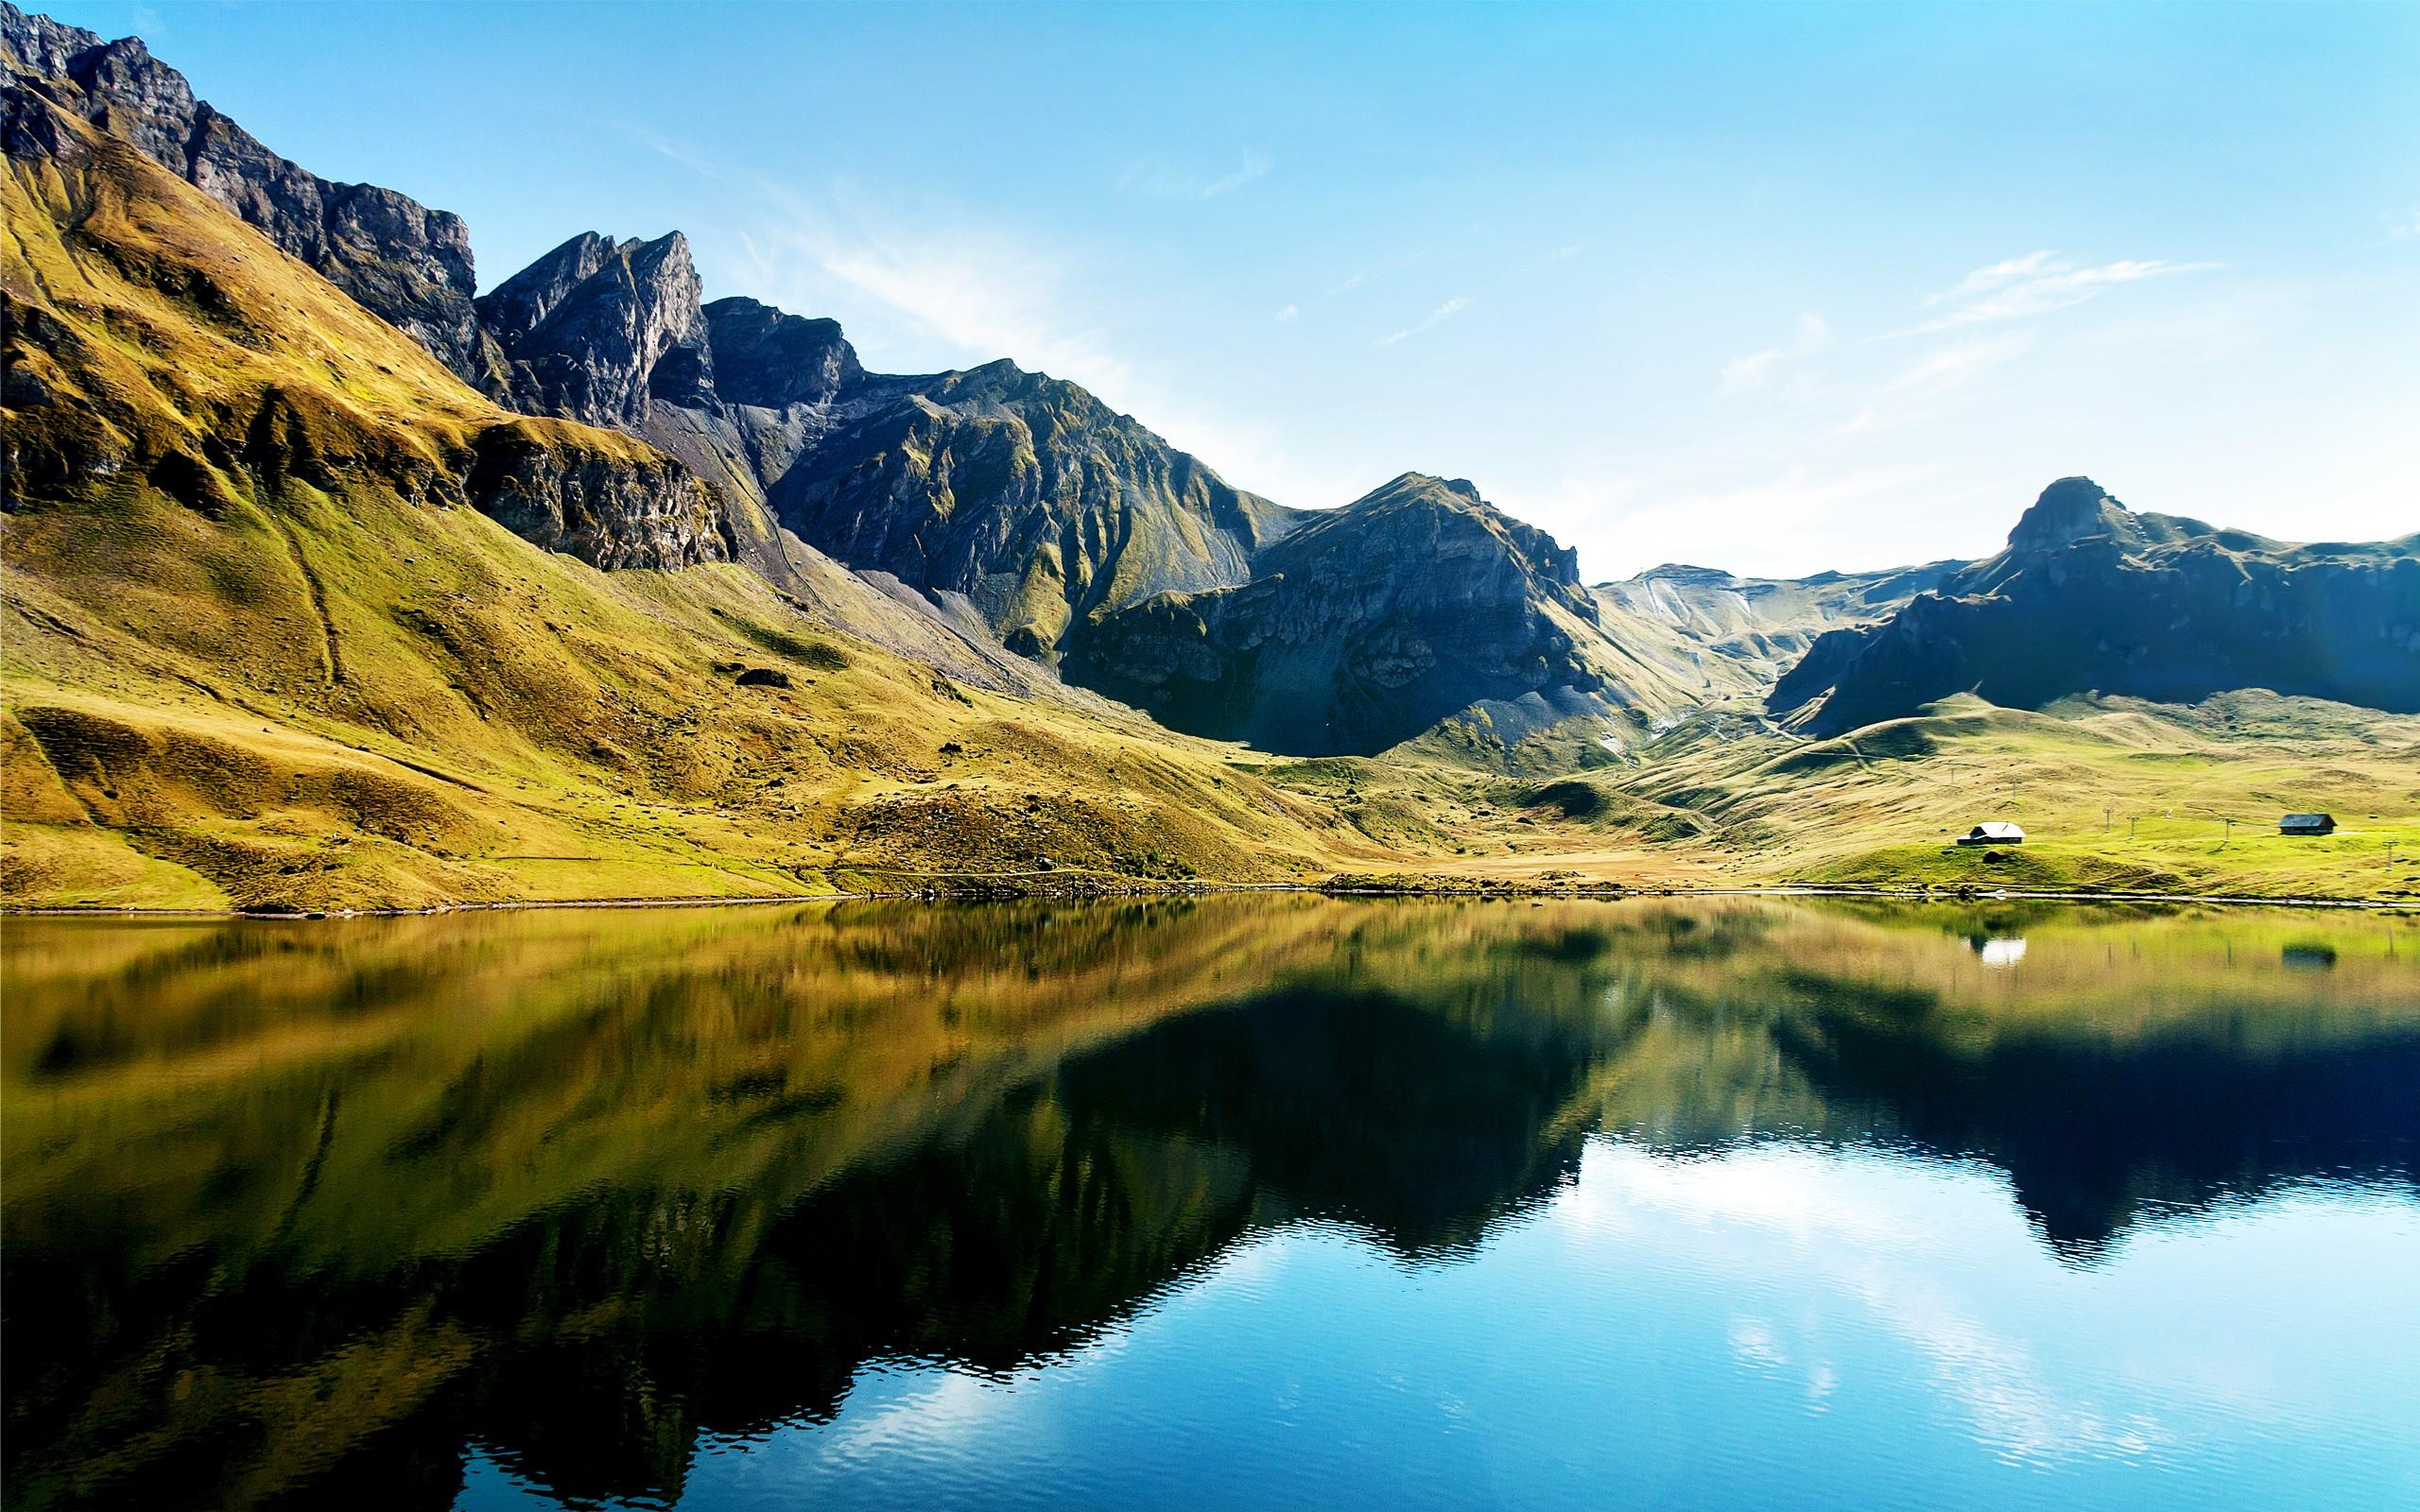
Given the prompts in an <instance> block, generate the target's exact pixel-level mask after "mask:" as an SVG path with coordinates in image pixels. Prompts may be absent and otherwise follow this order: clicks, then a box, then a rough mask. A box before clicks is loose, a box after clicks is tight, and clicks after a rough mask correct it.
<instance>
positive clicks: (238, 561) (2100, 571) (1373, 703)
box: [0, 4, 2420, 911]
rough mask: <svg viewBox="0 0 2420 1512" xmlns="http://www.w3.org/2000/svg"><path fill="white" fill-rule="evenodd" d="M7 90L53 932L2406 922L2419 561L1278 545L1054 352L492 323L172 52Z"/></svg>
mask: <svg viewBox="0 0 2420 1512" xmlns="http://www.w3.org/2000/svg"><path fill="white" fill-rule="evenodd" d="M0 48H5V58H0V62H4V63H5V81H0V135H5V141H6V147H7V158H8V163H7V170H8V171H7V179H6V182H5V185H4V186H0V189H5V197H6V201H5V209H6V217H7V226H8V229H9V245H8V246H7V247H6V248H5V249H0V295H5V305H6V317H7V328H8V329H7V365H8V368H7V381H6V387H5V402H6V426H7V443H6V449H7V457H6V461H7V470H8V475H7V499H6V506H7V512H6V514H5V517H0V532H5V534H4V535H0V547H5V550H0V596H4V600H5V614H6V618H5V627H0V641H4V642H5V644H4V645H0V653H4V654H5V669H4V670H5V705H6V716H5V718H0V779H5V805H0V818H4V819H5V820H6V825H5V828H6V840H5V846H0V899H5V901H6V902H8V903H9V904H10V905H14V906H34V907H90V906H108V907H120V906H147V907H199V908H225V907H241V908H251V909H263V910H279V911H296V910H303V911H320V910H340V909H347V908H355V909H358V908H422V907H433V906H443V905H453V904H461V903H475V902H528V901H581V900H596V899H648V898H657V899H663V898H685V897H750V896H758V897H765V896H788V895H800V894H821V893H832V892H845V891H866V890H882V891H915V890H958V891H963V890H977V891H980V890H999V891H1018V890H1033V889H1036V888H1046V889H1056V888H1079V887H1080V888H1095V889H1098V888H1126V887H1160V886H1189V885H1203V884H1251V885H1319V884H1322V883H1335V882H1337V881H1339V880H1340V879H1351V880H1353V881H1355V882H1357V883H1360V884H1368V883H1371V882H1374V881H1376V882H1386V883H1389V885H1422V886H1476V885H1490V886H1495V885H1524V886H1538V885H1582V884H1596V885H1619V886H1629V887H1693V886H1742V885H1772V884H1777V883H1789V882H1806V883H1820V884H1825V885H1884V886H1893V885H1917V886H1927V887H1946V888H1958V887H1969V888H1975V887H1981V888H1997V887H2001V886H2008V887H2023V888H2035V889H2043V890H2073V889H2094V890H2112V891H2132V892H2147V893H2170V892H2174V893H2225V892H2247V893H2255V894H2259V895H2264V896H2300V895H2307V894H2308V895H2325V896H2328V897H2339V898H2363V899H2408V898H2411V897H2414V896H2420V860H2415V857H2420V536H2407V537H2404V538H2402V539H2400V540H2396V541H2382V542H2374V543H2356V544H2347V543H2321V544H2291V543H2285V542H2278V541H2269V540H2266V539H2264V538H2261V537H2257V536H2254V535H2251V534H2249V533H2246V532H2240V531H2230V530H2225V529H2221V528H2218V527H2213V526H2210V525H2206V524H2201V523H2199V522H2197V521H2192V520H2187V519H2183V518H2180V517H2171V516H2166V515H2160V514H2151V513H2138V512H2136V511H2134V510H2132V509H2129V508H2127V507H2125V506H2123V505H2121V504H2119V503H2118V501H2117V500H2116V499H2114V498H2112V497H2110V496H2109V495H2108V494H2107V493H2106V491H2105V490H2102V489H2101V488H2100V486H2099V485H2098V484H2097V483H2094V482H2093V481H2091V480H2090V479H2086V478H2081V477H2071V478H2065V479H2060V480H2058V481H2056V482H2054V483H2052V484H2051V485H2050V486H2049V487H2048V489H2047V490H2044V491H2043V492H2042V493H2041V494H2040V496H2039V497H2038V499H2037V500H2036V501H2035V502H2034V503H2033V504H2032V506H2031V507H2030V508H2027V509H2025V510H2024V511H2023V512H2022V514H2021V516H2020V517H2019V518H2018V521H2017V524H2016V525H2015V527H2014V530H2013V531H2012V533H2011V535H2010V537H2009V541H2008V545H2007V548H2006V549H2005V550H2004V551H2002V552H2000V553H1998V554H1997V555H1995V556H1993V557H1990V558H1983V559H1980V560H1978V561H1973V562H1962V561H1942V562H1933V563H1927V564H1925V565H1922V566H1914V567H1908V568H1899V569H1888V570H1882V571H1876V572H1868V573H1855V574H1843V573H1824V574H1820V575H1816V576H1809V577H1806V578H1802V579H1750V578H1739V577H1735V576H1731V575H1729V574H1726V573H1723V572H1720V571H1719V570H1715V569H1710V568H1703V567H1689V566H1679V565H1672V566H1665V567H1659V568H1656V569H1653V570H1651V571H1650V572H1647V573H1644V574H1640V575H1638V576H1634V577H1632V578H1629V579H1626V580H1622V581H1618V582H1610V583H1599V584H1590V583H1588V582H1586V581H1585V580H1583V577H1582V573H1581V569H1580V564H1579V561H1578V558H1577V556H1576V554H1575V553H1574V552H1572V551H1571V550H1569V549H1568V548H1566V547H1564V545H1562V544H1560V543H1559V542H1557V541H1555V540H1554V539H1553V538H1552V537H1551V536H1549V535H1548V534H1547V533H1546V532H1545V531H1542V530H1539V529H1537V528H1536V527H1534V526H1532V525H1530V524H1524V523H1522V522H1521V521H1519V520H1517V519H1514V518H1513V516H1511V515H1509V514H1507V513H1506V512H1504V511H1503V510H1501V509H1498V508H1497V507H1495V506H1493V505H1491V504H1489V503H1488V502H1487V501H1486V500H1485V499H1484V498H1483V497H1482V496H1481V492H1480V490H1479V488H1478V486H1476V485H1474V484H1473V483H1471V482H1468V481H1464V480H1461V479H1448V478H1445V477H1442V476H1432V475H1429V474H1426V473H1422V472H1404V473H1402V474H1401V475H1399V476H1397V477H1395V478H1394V479H1392V481H1390V482H1387V483H1385V484H1383V485H1381V486H1379V487H1378V488H1376V489H1374V490H1373V491H1371V492H1369V493H1368V494H1366V495H1364V496H1363V497H1362V498H1360V499H1358V500H1356V501H1354V502H1351V503H1348V504H1336V505H1334V507H1317V508H1309V507H1289V506H1288V505H1283V504H1279V503H1276V502H1272V501H1271V500H1269V499H1266V498H1262V497H1260V496H1258V495H1256V494H1253V493H1251V492H1249V491H1246V490H1241V489H1238V488H1236V487H1234V486H1233V485H1231V484H1229V483H1228V482H1227V481H1226V480H1225V479H1223V478H1222V477H1221V476H1220V475H1219V473H1218V472H1215V471H1214V470H1213V469H1212V468H1211V467H1210V466H1209V465H1208V464H1206V463H1205V462H1203V461H1202V460H1201V459H1199V458H1196V457H1194V456H1192V455H1188V454H1186V453H1184V452H1183V451H1180V450H1177V449H1176V448H1174V447H1172V446H1170V445H1169V444H1167V442H1166V441H1165V440H1163V439H1162V438H1160V437H1158V436H1157V435H1155V434H1154V433H1153V432H1152V431H1150V429H1149V428H1147V426H1146V425H1145V424H1144V423H1143V422H1142V421H1138V420H1136V419H1135V418H1133V417H1130V416H1126V415H1123V414H1119V413H1117V412H1115V410H1114V409H1113V408H1111V407H1110V406H1109V405H1108V404H1104V403H1103V402H1102V401H1101V400H1100V399H1099V398H1098V397H1097V396H1095V395H1094V394H1092V393H1090V392H1088V391H1087V390H1085V389H1084V388H1082V387H1079V386H1077V385H1075V384H1072V383H1068V382H1065V381H1063V380H1061V379H1057V378H1053V377H1050V376H1047V375H1045V374H1041V373H1035V372H1029V371H1026V370H1024V369H1019V368H1017V367H1015V366H1014V365H1012V364H1011V362H1008V361H998V362H993V363H990V364H987V365H984V366H981V367H977V368H974V369H968V370H964V371H953V372H945V373H937V374H925V375H888V374H882V373H876V372H871V371H869V370H867V369H865V368H864V366H863V364H862V363H861V362H860V360H859V357H858V354H857V352H856V351H855V349H854V348H853V347H852V345H851V343H850V342H849V340H848V339H847V337H846V335H844V333H843V332H842V331H841V329H840V327H839V326H838V323H836V322H835V321H832V320H829V319H823V318H813V317H810V316H805V315H798V314H791V313H787V312H784V311H781V310H778V309H775V308H773V307H771V306H769V305H767V304H764V303H761V302H758V301H755V300H752V299H749V298H746V297H738V296H734V297H725V298H718V299H714V300H711V301H709V300H707V299H706V298H705V294H706V291H705V289H704V287H703V283H702V281H701V280H700V277H699V275H698V272H697V269H696V267H695V266H694V265H693V263H692V261H691V255H690V249H689V246H688V243H687V241H686V240H685V238H683V235H682V234H681V233H680V232H669V233H666V234H664V235H661V236H658V237H655V238H653V239H644V238H629V239H623V240H618V241H617V240H615V239H614V238H613V237H610V236H607V235H604V234H601V233H597V232H582V233H580V234H579V235H576V236H574V237H572V238H571V239H569V240H567V241H565V242H564V243H562V245H561V246H559V247H557V248H556V249H554V250H553V251H551V252H549V253H547V254H546V255H545V256H544V257H542V258H540V259H539V260H538V261H537V262H535V263H533V264H532V265H531V266H529V267H527V268H525V269H523V270H522V271H520V272H518V273H516V274H514V275H512V276H511V277H510V278H508V279H506V280H504V281H503V282H501V283H497V284H496V285H495V286H494V287H493V289H492V290H491V291H490V292H488V293H486V294H485V295H480V294H478V293H477V280H476V277H475V271H474V263H473V260H472V255H471V242H470V233H469V230H468V229H467V228H466V227H465V226H464V225H463V223H462V222H461V221H460V220H459V219H458V218H457V217H455V216H452V215H447V214H445V213H443V212H441V211H435V210H431V209H428V208H426V207H424V206H422V205H420V204H418V203H417V202H415V201H413V200H410V199H409V198H406V197H404V196H401V195H399V194H396V193H394V192H392V191H389V190H385V189H380V188H376V187H375V186H369V185H358V184H340V183H336V182H333V181H331V180H323V179H320V178H319V177H317V176H316V175H314V174H312V173H310V172H308V171H306V170H304V169H302V168H301V167H299V166H297V165H296V164H294V163H289V162H287V161H286V160H285V159H283V158H281V157H278V156H277V155H276V154H275V153H274V152H272V151H270V150H269V149H268V147H266V146H263V145H262V144H260V143H259V142H258V141H256V140H254V139H253V138H252V137H251V135H250V134H248V133H247V132H245V131H244V130H243V129H241V128H240V127H238V126H236V125H235V123H233V121H230V120H228V119H227V118H226V117H224V116H222V115H220V114H218V113H217V112H216V111H214V110H213V109H212V108H211V107H210V106H209V105H207V104H206V103H204V102H201V101H199V100H198V99H197V98H196V96H195V94H194V92H193V90H192V89H191V87H190V86H189V85H188V84H187V82H186V81H185V80H184V78H183V77H182V76H181V75H179V74H178V73H177V72H176V71H175V70H174V69H172V68H169V67H168V66H167V65H165V64H164V63H162V62H160V61H159V60H157V59H155V58H153V57H152V56H151V55H150V53H149V52H148V50H147V48H146V47H145V46H144V44H143V43H140V42H139V41H135V40H132V39H128V40H126V41H121V42H113V43H112V42H104V41H103V40H102V39H100V38H98V37H96V36H95V35H93V34H92V33H89V32H81V31H78V30H77V29H75V28H72V27H66V26H60V25H58V24H56V23H54V22H51V21H49V20H48V19H46V18H43V17H41V16H35V15H28V14H26V13H25V12H23V11H21V10H18V9H15V8H14V7H12V6H8V5H5V4H0ZM1300 502H1303V503H1311V502H1317V503H1320V504H1322V505H1326V504H1330V503H1331V501H1300ZM2013 512H2014V511H2013ZM2305 808H2310V809H2328V810H2332V811H2334V812H2335V813H2336V814H2337V815H2338V816H2339V817H2340V818H2342V819H2343V820H2345V821H2346V822H2345V825H2344V828H2343V829H2342V831H2340V833H2338V834H2337V835H2336V836H2333V837H2330V838H2327V839H2325V840H2318V841H2308V842H2305V841H2294V840H2287V839H2283V838H2280V837H2278V836H2276V835H2274V834H2261V835H2256V834H2255V833H2253V831H2254V829H2255V827H2256V826H2260V827H2265V826H2269V825H2272V824H2273V820H2274V817H2275V815H2276V814H2277V813H2278V812H2282V811H2284V810H2287V809H2305ZM2004 815H2015V816H2022V817H2023V818H2024V819H2025V822H2026V823H2027V825H2028V827H2029V828H2030V829H2031V830H2033V831H2034V832H2035V833H2034V835H2033V836H2032V837H2031V839H2030V841H2029V843H2028V845H2027V846H2026V847H2025V848H2024V849H2023V851H2019V852H2016V853H2014V854H1997V853H1994V854H1990V855H1987V854H1985V853H1981V852H1979V851H1961V850H1958V849H1956V848H1953V847H1949V846H1948V845H1946V843H1945V842H1946V839H1947V837H1948V834H1949V833H1952V832H1957V831H1962V830H1963V829H1964V828H1965V825H1966V823H1967V822H1969V821H1970V820H1971V819H1976V818H1982V817H1997V816H2004ZM2398 845H2399V846H2400V847H2401V850H2400V851H2398V850H2397V847H2398ZM2398 855H2399V856H2400V859H2398Z"/></svg>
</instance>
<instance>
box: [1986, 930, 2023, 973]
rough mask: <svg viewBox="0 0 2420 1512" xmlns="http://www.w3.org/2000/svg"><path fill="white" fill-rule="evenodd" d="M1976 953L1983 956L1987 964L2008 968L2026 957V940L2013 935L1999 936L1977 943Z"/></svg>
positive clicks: (1996, 967)
mask: <svg viewBox="0 0 2420 1512" xmlns="http://www.w3.org/2000/svg"><path fill="white" fill-rule="evenodd" d="M1975 954H1978V955H1979V956H1981V957H1982V958H1983V964H1984V965H1985V966H1988V967H1991V968H1993V969H1994V970H2006V969H2007V968H2009V967H2012V966H2014V965H2015V964H2016V963H2017V962H2019V961H2021V960H2023V959H2025V941H2024V940H2023V939H2022V938H2018V937H2014V936H1996V937H1994V938H1991V939H1987V940H1982V941H1979V943H1977V945H1976V946H1975Z"/></svg>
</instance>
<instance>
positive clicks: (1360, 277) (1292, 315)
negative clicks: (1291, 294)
mask: <svg viewBox="0 0 2420 1512" xmlns="http://www.w3.org/2000/svg"><path fill="white" fill-rule="evenodd" d="M1368 277H1369V275H1367V274H1365V273H1361V272H1353V273H1348V274H1346V275H1345V276H1344V277H1343V278H1342V279H1340V280H1339V281H1337V282H1336V283H1331V284H1329V285H1328V286H1327V287H1326V288H1323V289H1322V290H1320V291H1319V292H1318V293H1317V294H1314V295H1311V296H1310V297H1309V298H1307V299H1303V300H1296V301H1292V302H1291V303H1288V305H1287V306H1286V307H1285V308H1284V309H1282V310H1279V311H1278V312H1277V318H1278V319H1280V320H1299V319H1301V318H1303V317H1304V316H1305V315H1307V314H1309V313H1310V312H1311V311H1313V310H1316V309H1318V308H1319V307H1320V306H1321V305H1322V304H1325V303H1326V302H1327V301H1330V300H1332V299H1335V298H1336V297H1337V296H1338V295H1340V294H1344V293H1349V292H1350V291H1352V290H1354V289H1357V288H1359V287H1360V286H1361V285H1362V283H1365V282H1366V281H1367V280H1368Z"/></svg>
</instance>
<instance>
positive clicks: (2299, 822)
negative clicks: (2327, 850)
mask: <svg viewBox="0 0 2420 1512" xmlns="http://www.w3.org/2000/svg"><path fill="white" fill-rule="evenodd" d="M2277 833H2279V834H2334V833H2336V816H2335V815H2333V814H2289V815H2287V816H2285V817H2284V818H2282V819H2279V820H2278V821H2277Z"/></svg>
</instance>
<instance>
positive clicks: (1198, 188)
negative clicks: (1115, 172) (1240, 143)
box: [1117, 147, 1277, 199]
mask: <svg viewBox="0 0 2420 1512" xmlns="http://www.w3.org/2000/svg"><path fill="white" fill-rule="evenodd" d="M1276 167H1277V160H1276V159H1274V158H1272V157H1271V156H1270V155H1269V154H1268V153H1266V152H1262V151H1260V150H1258V149H1257V148H1250V147H1248V148H1246V149H1245V150H1244V155H1243V161H1242V162H1241V163H1238V164H1236V167H1234V168H1233V169H1230V170H1229V171H1227V172H1225V173H1221V174H1215V175H1213V174H1205V173H1203V172H1202V171H1201V170H1200V169H1199V168H1191V167H1185V166H1183V165H1180V164H1177V163H1164V162H1158V161H1152V160H1146V161H1142V162H1138V163H1133V164H1132V165H1130V166H1129V167H1128V168H1127V170H1126V171H1125V172H1124V173H1122V174H1120V175H1119V176H1118V179H1117V187H1118V188H1120V189H1123V190H1126V191H1128V192H1130V193H1132V194H1139V195H1148V196H1150V198H1154V199H1216V198H1219V196H1221V195H1231V194H1234V193H1235V192H1236V190H1238V189H1240V188H1242V187H1243V186H1244V185H1246V184H1248V183H1251V182H1253V180H1257V179H1266V178H1268V177H1269V175H1270V174H1271V173H1272V172H1274V171H1275V169H1276Z"/></svg>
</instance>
